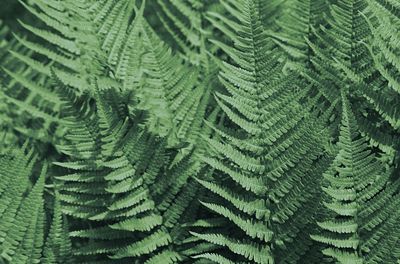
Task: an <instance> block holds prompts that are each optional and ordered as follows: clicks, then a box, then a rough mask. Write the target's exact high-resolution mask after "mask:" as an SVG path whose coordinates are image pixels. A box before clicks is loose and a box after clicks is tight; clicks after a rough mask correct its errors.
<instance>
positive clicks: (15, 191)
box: [0, 149, 73, 263]
mask: <svg viewBox="0 0 400 264" xmlns="http://www.w3.org/2000/svg"><path fill="white" fill-rule="evenodd" d="M26 152H27V150H26V149H21V150H16V151H13V152H12V154H11V153H10V154H8V155H2V157H1V164H2V170H1V175H2V177H1V194H0V195H1V200H2V204H1V212H0V219H1V220H0V241H1V243H0V250H1V257H0V259H2V260H4V261H6V262H7V263H30V262H41V261H43V262H44V263H73V258H72V257H71V255H70V253H71V251H70V247H71V244H70V241H69V238H68V236H67V230H66V229H65V224H66V222H65V221H63V219H62V218H61V215H60V208H59V207H58V206H55V207H54V216H53V221H52V224H51V227H50V233H49V235H47V238H46V235H45V228H46V226H45V214H44V195H43V191H44V181H45V176H46V166H43V169H42V172H41V173H40V176H39V177H38V178H37V179H36V183H35V184H34V186H33V187H32V188H31V187H30V182H29V176H30V175H31V174H32V173H34V166H35V163H36V162H37V161H36V157H34V156H33V153H32V151H30V152H29V153H26ZM56 203H57V202H56ZM62 225H64V228H63V229H62V228H61V226H62ZM57 237H59V238H57Z"/></svg>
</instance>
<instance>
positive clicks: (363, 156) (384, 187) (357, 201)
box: [312, 93, 400, 263]
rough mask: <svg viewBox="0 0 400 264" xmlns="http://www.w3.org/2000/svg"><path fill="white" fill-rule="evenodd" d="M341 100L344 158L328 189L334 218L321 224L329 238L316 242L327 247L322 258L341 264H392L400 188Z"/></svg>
mask: <svg viewBox="0 0 400 264" xmlns="http://www.w3.org/2000/svg"><path fill="white" fill-rule="evenodd" d="M342 100H343V114H342V125H341V129H340V137H339V143H338V145H339V153H338V155H337V156H336V158H335V160H334V161H333V163H332V165H331V167H330V168H329V169H328V170H327V172H326V173H325V179H326V186H324V187H323V190H324V192H325V193H326V195H327V197H328V198H327V201H325V202H324V205H325V207H326V208H327V209H329V210H330V211H331V214H329V215H328V216H327V218H326V219H325V221H322V222H319V223H318V225H319V226H320V228H321V229H322V230H323V231H324V233H322V234H321V235H313V236H312V238H313V239H315V240H316V241H319V242H322V243H324V244H326V248H325V249H324V250H323V253H324V254H325V255H327V256H329V257H332V258H333V259H335V260H336V261H338V262H339V263H383V262H382V261H383V260H384V259H386V260H385V263H392V262H393V261H395V259H396V255H395V254H390V253H389V252H392V250H393V249H394V248H395V246H396V243H397V242H396V241H398V239H399V237H398V232H393V233H391V234H389V233H387V230H388V229H390V228H392V227H393V223H395V222H399V220H400V218H399V210H398V205H397V203H398V202H397V201H396V199H397V196H398V195H396V189H397V188H398V183H396V182H395V183H390V180H389V179H390V178H389V175H390V171H387V169H385V168H384V166H382V164H381V163H380V161H378V160H377V159H376V157H375V156H374V154H372V153H371V151H370V150H369V149H368V146H367V143H366V139H365V138H364V137H361V136H360V132H359V130H358V126H357V124H356V119H355V117H354V115H353V113H352V110H351V107H350V105H349V102H348V99H347V98H346V95H345V93H342ZM384 205H386V206H384ZM396 207H397V209H395V208H396ZM389 208H391V209H389ZM387 210H392V211H391V213H390V214H388V212H389V211H387ZM377 243H379V246H378V244H377Z"/></svg>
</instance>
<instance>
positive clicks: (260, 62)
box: [195, 1, 326, 263]
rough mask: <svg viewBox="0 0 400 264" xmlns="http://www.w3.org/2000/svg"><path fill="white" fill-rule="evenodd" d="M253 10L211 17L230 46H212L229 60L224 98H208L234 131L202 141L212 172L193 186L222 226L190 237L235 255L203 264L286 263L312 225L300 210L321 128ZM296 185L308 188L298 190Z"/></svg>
mask: <svg viewBox="0 0 400 264" xmlns="http://www.w3.org/2000/svg"><path fill="white" fill-rule="evenodd" d="M259 4H260V2H259V1H224V3H223V5H224V6H225V8H226V9H227V10H229V12H230V13H231V15H232V16H233V17H235V20H232V21H230V20H227V19H222V18H221V16H218V14H210V16H212V18H211V21H213V22H214V23H215V27H216V28H218V29H220V30H221V31H222V32H223V33H224V34H225V35H226V36H228V37H230V38H231V40H232V42H233V43H234V45H233V47H232V46H230V45H227V44H225V43H222V42H219V41H213V42H214V44H215V45H217V46H218V47H219V48H220V49H221V50H222V51H223V52H225V53H226V54H227V55H228V56H229V57H230V60H229V61H227V62H224V63H223V64H222V65H221V72H220V76H219V77H220V81H221V83H222V84H223V85H224V86H225V88H226V91H227V93H228V94H229V95H226V94H224V93H219V92H217V93H216V95H215V99H216V101H217V103H218V106H219V107H220V108H221V109H222V111H223V112H224V114H225V115H226V121H225V123H226V124H233V125H234V126H235V127H236V128H237V129H236V131H227V132H224V129H223V128H216V131H217V133H216V137H215V138H206V139H205V140H206V142H207V143H208V145H209V146H210V149H211V150H212V151H213V154H214V155H213V156H211V157H209V156H207V157H204V158H203V160H204V162H206V163H207V164H208V165H209V166H211V167H212V168H214V169H215V170H216V171H217V172H216V173H215V176H214V179H213V181H214V183H211V182H206V181H200V182H201V183H202V185H203V186H204V187H206V188H207V189H209V190H210V191H211V192H213V193H215V194H217V197H218V196H219V197H220V198H222V199H221V201H220V202H219V203H211V202H203V205H204V206H206V207H207V208H208V209H209V210H211V211H213V212H215V213H216V214H218V215H220V216H222V217H224V218H226V219H227V224H226V225H227V227H226V228H225V229H223V230H220V231H218V229H217V231H215V233H211V234H205V235H200V234H198V233H195V236H198V237H199V238H201V239H204V240H206V241H208V242H210V243H213V244H215V245H218V246H219V247H222V248H225V247H227V248H228V249H229V250H230V251H231V252H232V253H234V254H233V255H232V256H230V255H227V254H228V253H225V254H223V256H224V257H222V256H215V255H204V256H205V257H206V258H208V259H209V258H210V257H212V258H214V257H215V259H219V261H222V260H225V258H227V259H231V260H237V258H239V257H238V256H237V257H233V256H236V255H242V257H240V259H243V261H245V260H247V261H254V262H255V263H272V262H273V261H277V262H280V263H292V262H294V261H297V260H298V259H299V258H301V255H302V254H303V252H304V249H305V248H308V247H309V246H310V245H311V242H310V241H309V239H308V238H307V235H306V232H304V233H303V232H302V231H303V230H302V229H303V228H305V226H306V225H307V223H308V221H309V220H310V219H311V218H310V217H311V215H306V214H304V211H306V210H307V209H305V208H307V207H308V206H314V205H313V202H312V201H313V199H314V197H315V195H318V194H317V193H318V192H316V191H315V187H316V186H318V181H319V180H318V178H319V175H321V174H320V173H321V169H323V168H324V165H325V164H326V160H325V161H322V160H318V159H319V157H320V156H319V155H320V153H321V149H322V148H321V145H320V143H319V141H318V140H317V138H320V139H321V134H320V133H321V132H320V128H322V123H320V124H318V122H315V119H314V116H313V114H312V115H307V114H306V112H305V111H304V107H303V106H302V104H301V102H302V100H303V99H304V98H305V95H306V94H307V93H308V89H307V88H303V89H304V90H303V91H301V92H300V91H299V90H298V85H301V84H299V83H297V80H296V79H295V78H296V77H295V75H292V76H284V75H282V74H283V73H282V69H283V67H284V65H285V62H284V61H283V60H282V59H281V58H280V57H279V52H277V51H276V50H274V49H273V46H274V44H273V42H272V40H271V39H269V38H267V37H266V32H265V30H264V29H263V26H262V23H261V20H260V15H259V12H260V9H259ZM317 99H318V98H314V99H311V100H309V102H304V104H305V109H308V111H311V108H312V106H313V105H314V102H313V100H317ZM324 118H325V117H321V119H322V120H324ZM314 122H315V123H314ZM311 124H313V125H311ZM312 126H314V127H313V128H314V129H313V128H312ZM318 127H319V128H318ZM300 153H302V154H300ZM318 162H320V164H319V165H316V164H318ZM312 168H313V169H312ZM300 182H303V184H304V183H305V182H307V183H306V184H304V185H302V186H304V187H301V188H300V187H299V186H300V185H299V183H300ZM218 200H219V199H218ZM212 230H213V229H211V230H210V231H209V232H211V231H212ZM232 230H235V231H232ZM236 230H237V231H236ZM228 234H230V235H228ZM232 234H235V235H234V236H233V237H232ZM261 241H262V242H261ZM300 241H301V242H300ZM253 243H255V244H253ZM292 243H293V244H292ZM254 245H263V246H262V247H261V248H257V247H255V246H254ZM239 248H241V249H239ZM271 248H273V249H271ZM289 248H290V249H289ZM221 252H224V251H223V250H222V249H221ZM289 252H290V253H289ZM235 254H236V255H235ZM201 256H202V255H201ZM221 263H223V262H221Z"/></svg>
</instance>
